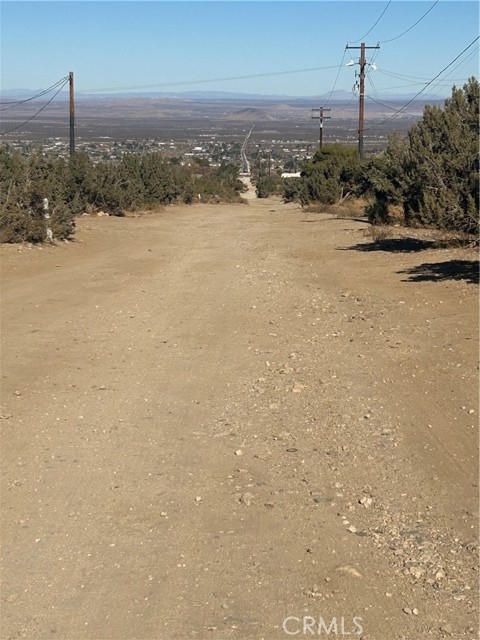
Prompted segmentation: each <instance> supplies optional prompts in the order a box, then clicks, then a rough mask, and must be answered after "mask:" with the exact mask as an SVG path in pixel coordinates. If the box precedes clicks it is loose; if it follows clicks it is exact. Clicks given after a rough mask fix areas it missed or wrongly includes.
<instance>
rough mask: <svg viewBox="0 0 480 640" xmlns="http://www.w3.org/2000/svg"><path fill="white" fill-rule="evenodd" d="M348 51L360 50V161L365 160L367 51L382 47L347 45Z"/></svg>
mask: <svg viewBox="0 0 480 640" xmlns="http://www.w3.org/2000/svg"><path fill="white" fill-rule="evenodd" d="M346 48H347V49H360V61H359V65H360V72H359V74H358V77H359V80H360V82H359V91H360V93H359V104H358V155H359V157H360V160H361V159H362V158H363V132H364V120H365V67H366V66H367V60H366V57H365V50H366V49H380V45H378V44H377V45H376V46H375V47H366V46H365V43H364V42H362V44H361V45H360V46H359V47H350V46H349V45H347V47H346Z"/></svg>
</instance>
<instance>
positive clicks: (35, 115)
mask: <svg viewBox="0 0 480 640" xmlns="http://www.w3.org/2000/svg"><path fill="white" fill-rule="evenodd" d="M68 81H69V78H67V79H66V80H65V82H64V83H63V84H62V85H61V87H60V88H59V89H58V90H57V91H56V92H55V93H54V94H53V96H52V97H51V98H50V100H49V101H48V102H46V103H45V104H44V105H43V107H41V108H40V109H39V110H38V111H37V112H36V113H34V114H33V116H31V117H30V118H28V120H25V122H22V123H21V124H19V125H17V126H16V127H13V129H9V130H8V131H3V132H2V133H0V135H1V136H5V135H7V134H8V133H13V132H14V131H16V130H17V129H20V128H21V127H23V126H24V125H26V124H28V123H29V122H30V121H31V120H33V119H34V118H36V117H37V116H38V114H39V113H41V112H42V111H43V110H44V109H46V108H47V107H48V105H49V104H50V103H51V102H52V100H53V99H54V98H55V97H56V96H57V95H58V94H59V93H60V91H61V90H62V89H63V87H64V86H65V85H66V84H67V82H68Z"/></svg>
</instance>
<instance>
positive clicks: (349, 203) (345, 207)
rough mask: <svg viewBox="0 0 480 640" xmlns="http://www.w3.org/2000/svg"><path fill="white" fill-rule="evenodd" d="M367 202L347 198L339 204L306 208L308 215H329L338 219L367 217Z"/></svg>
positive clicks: (361, 199)
mask: <svg viewBox="0 0 480 640" xmlns="http://www.w3.org/2000/svg"><path fill="white" fill-rule="evenodd" d="M365 205H366V201H365V200H364V199H363V198H347V199H346V200H343V201H342V202H339V203H337V204H321V203H317V204H310V205H308V206H307V207H305V211H306V212H308V213H328V214H330V215H332V216H335V217H337V218H363V217H365Z"/></svg>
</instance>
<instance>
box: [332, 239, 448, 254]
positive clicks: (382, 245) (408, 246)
mask: <svg viewBox="0 0 480 640" xmlns="http://www.w3.org/2000/svg"><path fill="white" fill-rule="evenodd" d="M435 246H436V244H435V242H434V241H433V240H419V239H418V238H386V239H384V240H377V241H376V242H366V243H360V244H354V245H352V246H351V247H344V248H343V247H342V248H341V250H342V251H389V252H391V253H416V252H418V251H425V250H426V249H434V248H435Z"/></svg>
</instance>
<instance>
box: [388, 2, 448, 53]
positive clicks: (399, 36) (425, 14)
mask: <svg viewBox="0 0 480 640" xmlns="http://www.w3.org/2000/svg"><path fill="white" fill-rule="evenodd" d="M439 1H440V0H436V2H434V3H433V4H432V6H431V7H430V9H428V11H426V12H425V13H424V14H423V16H422V17H421V18H419V19H418V20H417V21H416V22H415V23H414V24H412V26H411V27H409V28H408V29H406V31H403V32H402V33H400V34H399V35H398V36H395V38H390V40H382V44H387V42H393V41H394V40H398V39H399V38H401V37H402V36H404V35H405V34H406V33H408V32H409V31H411V30H412V29H413V28H414V27H416V26H417V24H418V23H419V22H421V21H422V20H423V19H424V18H425V17H426V16H427V15H428V14H429V13H430V11H431V10H432V9H433V8H434V7H435V6H436V5H437V4H438V3H439Z"/></svg>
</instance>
